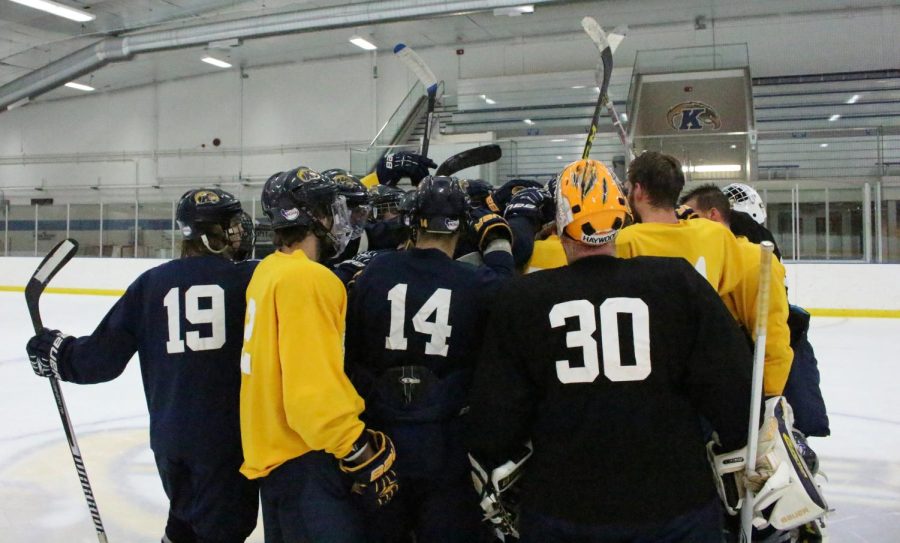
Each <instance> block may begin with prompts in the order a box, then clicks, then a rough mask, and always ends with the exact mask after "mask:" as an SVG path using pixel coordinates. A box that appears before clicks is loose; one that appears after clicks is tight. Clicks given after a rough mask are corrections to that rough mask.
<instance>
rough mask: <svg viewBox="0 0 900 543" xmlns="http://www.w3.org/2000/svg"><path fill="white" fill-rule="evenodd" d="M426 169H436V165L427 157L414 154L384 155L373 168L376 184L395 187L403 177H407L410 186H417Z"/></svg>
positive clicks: (425, 174)
mask: <svg viewBox="0 0 900 543" xmlns="http://www.w3.org/2000/svg"><path fill="white" fill-rule="evenodd" d="M428 168H437V164H435V163H434V161H433V160H431V159H430V158H428V157H427V156H422V155H417V154H415V153H406V152H399V153H392V154H389V155H384V156H383V157H382V158H381V160H379V161H378V165H377V166H376V167H375V173H376V174H377V175H378V182H379V183H381V184H382V185H390V186H396V185H397V183H399V182H400V180H401V179H403V178H404V177H408V178H409V181H410V183H412V186H414V187H415V186H417V185H418V184H419V182H420V181H421V180H422V179H423V178H424V177H425V176H427V175H429V173H428Z"/></svg>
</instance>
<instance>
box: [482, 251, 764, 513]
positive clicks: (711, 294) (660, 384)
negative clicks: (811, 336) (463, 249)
mask: <svg viewBox="0 0 900 543" xmlns="http://www.w3.org/2000/svg"><path fill="white" fill-rule="evenodd" d="M496 299H497V301H496V303H495V304H494V306H493V308H492V313H491V315H490V317H489V319H488V324H487V331H486V337H489V338H491V340H490V341H487V342H485V343H484V347H483V348H482V350H481V353H480V356H479V360H478V367H477V369H476V372H475V379H474V383H473V387H472V394H471V411H470V414H469V418H470V433H469V436H468V438H469V439H468V444H469V446H470V449H471V450H472V453H473V455H475V456H476V457H477V458H480V459H483V460H485V461H487V462H494V463H496V462H503V461H505V460H506V459H508V458H510V456H509V455H511V454H512V453H513V452H515V451H516V450H517V448H518V447H521V444H522V443H524V442H526V441H528V440H531V441H532V443H533V445H534V454H533V456H532V457H531V459H530V460H529V464H528V466H527V468H526V470H525V474H524V476H523V477H524V488H523V494H524V496H523V508H525V507H527V508H529V510H531V511H534V512H537V513H540V514H544V515H548V516H551V517H554V518H561V519H565V520H568V521H571V522H578V523H588V524H646V523H650V522H653V521H656V522H660V521H664V520H666V519H671V518H673V517H675V516H677V515H679V514H682V513H685V512H687V511H690V510H692V509H696V508H698V507H701V506H703V505H705V504H706V503H708V502H709V501H711V500H713V499H714V498H715V496H716V491H715V487H714V486H713V480H712V476H711V473H710V467H709V464H708V463H707V460H706V450H705V438H706V435H705V432H704V430H703V428H702V426H701V423H700V418H701V416H702V417H704V418H706V419H707V420H708V421H709V422H710V423H711V424H712V426H713V428H714V429H715V430H716V431H718V432H719V435H720V437H721V439H722V442H723V446H725V447H726V449H725V450H732V449H736V448H738V447H740V446H742V445H743V444H744V442H745V441H746V430H747V417H748V415H749V405H750V375H751V356H750V352H749V349H748V348H747V343H746V341H745V339H744V338H743V336H742V335H741V333H740V331H739V329H738V326H737V324H736V323H735V322H734V319H732V318H731V315H729V313H728V311H727V309H726V308H725V306H724V305H723V304H722V301H721V300H720V299H719V297H718V295H717V294H716V292H715V291H714V290H713V289H712V288H711V287H710V285H709V283H707V282H706V281H705V280H704V279H703V278H702V277H701V276H700V275H699V274H698V273H696V272H695V271H694V270H693V269H692V268H691V266H690V265H689V264H688V263H687V262H686V261H684V260H683V259H680V258H679V259H674V258H656V257H637V258H633V259H627V260H624V259H618V258H614V257H611V256H592V257H588V258H583V259H580V260H577V261H576V262H574V263H572V264H570V265H569V266H567V267H563V268H557V269H553V270H545V271H540V272H536V273H533V274H529V275H526V276H523V277H519V278H516V279H514V280H512V281H511V282H509V283H507V284H506V285H505V286H504V288H503V289H502V290H501V291H500V292H499V293H498V296H497V298H496Z"/></svg>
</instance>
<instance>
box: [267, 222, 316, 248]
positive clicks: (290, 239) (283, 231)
mask: <svg viewBox="0 0 900 543" xmlns="http://www.w3.org/2000/svg"><path fill="white" fill-rule="evenodd" d="M309 233H310V230H309V227H308V226H288V227H286V228H279V229H278V230H274V231H273V232H272V245H274V246H275V247H290V246H291V245H293V244H295V243H298V242H301V241H303V240H304V239H306V236H307V234H309Z"/></svg>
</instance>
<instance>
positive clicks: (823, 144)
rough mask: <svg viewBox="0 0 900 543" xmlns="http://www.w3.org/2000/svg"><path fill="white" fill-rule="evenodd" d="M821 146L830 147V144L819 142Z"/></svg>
mask: <svg viewBox="0 0 900 543" xmlns="http://www.w3.org/2000/svg"><path fill="white" fill-rule="evenodd" d="M819 147H828V144H827V143H820V144H819Z"/></svg>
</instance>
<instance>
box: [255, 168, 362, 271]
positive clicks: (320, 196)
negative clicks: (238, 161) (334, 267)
mask: <svg viewBox="0 0 900 543" xmlns="http://www.w3.org/2000/svg"><path fill="white" fill-rule="evenodd" d="M263 200H264V201H266V202H268V204H267V207H268V211H267V212H266V215H268V217H269V219H270V220H271V221H272V229H273V230H279V229H282V228H290V227H292V226H305V227H309V228H310V231H311V232H312V233H313V234H314V235H315V236H316V237H318V238H320V239H322V240H325V241H327V242H328V243H330V244H331V245H332V247H333V249H334V250H335V251H336V252H337V253H340V252H341V251H343V250H344V248H345V247H346V246H347V243H348V242H349V240H350V235H351V226H350V212H349V210H348V209H347V202H346V200H345V198H344V197H343V196H341V195H339V194H338V187H337V184H335V182H334V181H332V180H331V179H328V178H326V177H323V176H322V175H321V174H320V173H319V172H316V171H314V170H311V169H309V168H307V167H305V166H300V167H299V168H294V169H293V170H288V171H286V172H283V173H281V174H280V175H279V176H278V177H277V178H275V179H274V180H272V181H271V183H270V182H266V186H265V187H264V190H263ZM329 218H330V219H332V220H331V225H330V228H329V227H328V225H327V224H326V222H324V221H325V220H327V219H329Z"/></svg>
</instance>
